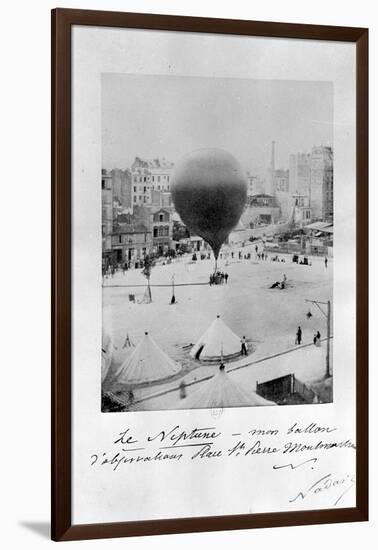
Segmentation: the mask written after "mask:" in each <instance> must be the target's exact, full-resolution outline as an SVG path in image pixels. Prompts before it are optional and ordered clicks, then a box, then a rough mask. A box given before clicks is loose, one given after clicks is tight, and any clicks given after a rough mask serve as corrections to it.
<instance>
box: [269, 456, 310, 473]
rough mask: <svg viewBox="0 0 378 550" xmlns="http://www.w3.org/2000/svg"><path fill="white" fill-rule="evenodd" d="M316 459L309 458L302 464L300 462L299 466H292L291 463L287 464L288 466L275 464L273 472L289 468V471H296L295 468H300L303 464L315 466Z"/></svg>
mask: <svg viewBox="0 0 378 550" xmlns="http://www.w3.org/2000/svg"><path fill="white" fill-rule="evenodd" d="M317 460H318V459H317V458H309V459H308V460H305V461H304V462H300V463H299V464H295V465H294V464H292V463H289V464H280V465H278V464H275V465H274V466H273V470H282V469H283V468H290V470H296V469H297V468H300V467H301V466H304V465H305V464H311V463H313V464H315V462H316V461H317ZM311 469H312V470H313V469H314V467H313V466H311Z"/></svg>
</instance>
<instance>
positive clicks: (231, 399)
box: [180, 367, 276, 409]
mask: <svg viewBox="0 0 378 550" xmlns="http://www.w3.org/2000/svg"><path fill="white" fill-rule="evenodd" d="M198 386H199V387H198V389H196V388H195V386H194V387H193V388H190V387H189V388H188V390H187V391H188V397H186V398H185V399H181V400H180V409H211V408H214V409H220V408H227V407H264V406H270V405H276V403H274V402H273V401H268V400H267V399H264V398H263V397H261V396H260V395H257V393H256V392H254V391H247V390H245V389H244V388H243V387H242V386H241V385H239V384H238V383H237V382H235V381H233V380H232V379H231V376H230V375H229V374H227V373H226V372H225V370H224V368H223V369H222V367H221V368H220V369H219V372H218V373H217V374H216V375H215V376H213V377H212V378H210V380H207V381H206V382H202V383H199V384H198ZM191 389H192V391H193V393H189V392H190V390H191Z"/></svg>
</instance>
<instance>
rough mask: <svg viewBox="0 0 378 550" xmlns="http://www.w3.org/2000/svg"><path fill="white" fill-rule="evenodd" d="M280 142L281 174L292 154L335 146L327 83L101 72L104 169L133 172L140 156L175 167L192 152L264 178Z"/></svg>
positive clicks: (277, 164) (330, 95)
mask: <svg viewBox="0 0 378 550" xmlns="http://www.w3.org/2000/svg"><path fill="white" fill-rule="evenodd" d="M273 140H274V141H275V142H276V147H275V149H276V168H281V167H282V168H288V166H289V155H290V153H297V152H309V151H310V150H311V148H312V147H313V146H314V145H332V142H333V85H332V83H330V82H309V81H284V80H252V79H237V78H199V77H181V76H180V77H177V76H153V75H151V76H149V75H128V74H114V73H104V74H103V75H102V165H103V168H106V169H108V170H110V169H112V168H121V169H125V168H128V167H130V165H131V164H132V162H133V160H134V158H135V157H136V156H139V157H142V158H146V159H152V158H157V157H160V158H161V157H165V158H166V159H167V160H170V161H172V162H174V163H176V162H178V161H179V159H180V158H181V157H182V156H183V155H185V154H187V153H189V152H191V151H193V150H195V149H201V148H205V147H216V148H221V149H225V150H227V151H229V152H230V153H231V154H232V155H234V156H235V157H236V158H237V159H238V160H239V162H240V163H241V164H242V166H243V168H244V169H245V170H251V171H252V172H253V173H256V174H261V175H263V174H264V173H265V172H266V170H267V168H268V166H269V164H270V156H271V143H272V141H273Z"/></svg>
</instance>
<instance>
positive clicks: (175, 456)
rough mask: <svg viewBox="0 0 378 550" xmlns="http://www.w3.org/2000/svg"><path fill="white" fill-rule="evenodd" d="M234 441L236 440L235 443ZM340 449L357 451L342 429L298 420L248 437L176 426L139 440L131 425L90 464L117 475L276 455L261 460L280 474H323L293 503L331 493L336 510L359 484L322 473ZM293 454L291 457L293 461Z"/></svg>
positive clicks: (252, 430) (254, 431) (300, 490)
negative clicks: (326, 459) (146, 467)
mask: <svg viewBox="0 0 378 550" xmlns="http://www.w3.org/2000/svg"><path fill="white" fill-rule="evenodd" d="M335 432H336V433H335ZM230 439H231V440H233V442H232V443H231V445H230ZM340 449H344V450H347V451H353V450H355V449H356V446H355V444H354V443H353V442H352V441H351V440H349V439H342V438H338V437H337V428H336V427H334V426H321V425H319V424H317V423H316V422H312V423H310V424H306V425H301V424H300V423H297V422H295V423H294V424H292V425H290V426H289V427H288V428H287V429H285V430H282V429H281V430H279V429H277V428H274V427H273V428H265V427H264V428H262V427H258V426H252V427H250V428H249V429H248V430H246V431H245V432H243V433H241V432H232V433H223V432H221V431H220V430H219V429H218V428H216V427H214V426H203V427H195V428H192V429H189V430H188V429H185V428H183V427H182V426H180V424H176V425H173V426H169V427H164V428H162V429H159V430H157V431H156V432H153V433H147V434H145V435H144V436H143V437H141V436H140V435H138V436H136V435H135V434H134V433H132V430H131V429H130V428H129V427H126V428H125V429H124V430H123V431H121V432H119V433H118V434H115V436H114V437H113V438H112V440H111V443H110V447H109V449H108V450H106V451H105V450H101V451H100V452H98V451H97V452H96V451H95V452H93V453H92V454H91V456H90V466H91V467H93V468H96V467H106V468H109V469H110V470H112V471H114V472H116V471H120V470H121V469H122V468H123V467H125V466H129V465H136V464H140V465H141V464H147V463H151V462H161V463H167V462H168V463H169V462H179V461H180V462H182V461H184V460H189V461H190V462H201V461H209V460H210V461H212V460H219V459H226V460H242V459H246V460H248V459H249V460H259V459H262V457H272V458H273V457H274V458H273V461H270V460H269V461H268V462H267V463H266V462H261V464H262V465H266V464H268V467H269V468H271V469H272V470H273V471H274V472H277V473H276V474H274V475H278V473H279V472H281V471H286V472H287V474H286V475H288V474H289V473H290V472H292V473H291V474H290V475H292V476H293V475H294V472H295V471H303V470H306V471H308V472H312V473H311V475H313V474H314V473H315V474H316V471H317V470H318V472H319V473H318V477H316V475H315V479H314V480H311V483H309V485H308V486H306V487H304V488H303V487H301V486H300V487H299V488H298V489H297V490H296V491H295V489H294V493H293V494H292V495H291V496H290V497H288V502H289V503H296V502H302V501H303V500H309V499H311V498H316V497H317V496H319V495H321V494H325V493H327V494H328V493H329V494H330V495H331V498H332V499H333V504H334V505H335V506H336V505H337V504H338V503H339V502H341V501H342V499H343V498H344V496H345V495H346V494H347V492H348V491H349V490H350V489H351V488H352V487H353V486H354V485H355V479H354V476H352V475H347V476H345V475H344V476H337V475H336V474H334V473H329V472H324V470H323V471H321V458H322V457H323V456H324V454H325V453H329V452H337V450H340ZM308 453H311V455H310V458H306V454H308ZM314 455H316V456H314ZM288 456H290V457H291V458H290V459H289V460H287V458H288ZM280 457H281V458H282V460H281V459H280ZM297 457H299V460H298V459H297ZM285 458H286V460H284V459H285ZM272 475H273V472H272ZM281 475H282V474H281ZM308 475H310V473H309V474H308ZM295 479H296V478H293V479H292V480H290V482H289V486H290V487H291V488H293V487H295ZM306 479H308V476H307V474H306Z"/></svg>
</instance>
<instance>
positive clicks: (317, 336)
mask: <svg viewBox="0 0 378 550" xmlns="http://www.w3.org/2000/svg"><path fill="white" fill-rule="evenodd" d="M316 345H317V346H318V347H320V332H319V331H317V333H316Z"/></svg>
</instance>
